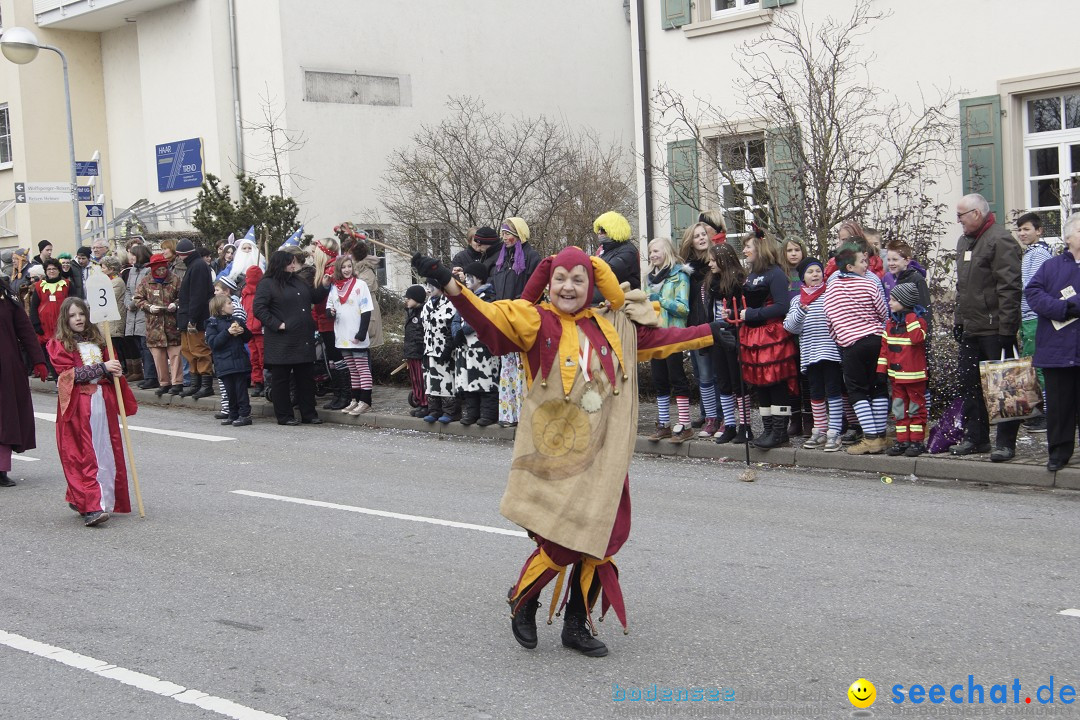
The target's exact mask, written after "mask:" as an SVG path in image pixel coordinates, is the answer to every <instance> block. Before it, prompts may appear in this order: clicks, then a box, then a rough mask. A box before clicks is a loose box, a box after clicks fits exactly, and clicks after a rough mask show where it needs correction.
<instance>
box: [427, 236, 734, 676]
mask: <svg viewBox="0 0 1080 720" xmlns="http://www.w3.org/2000/svg"><path fill="white" fill-rule="evenodd" d="M413 266H414V267H415V268H416V269H417V270H418V271H419V272H420V274H421V276H422V277H429V278H435V279H436V280H437V281H438V283H439V284H440V285H441V286H442V287H443V289H444V292H445V293H446V294H447V296H448V297H450V300H451V301H452V302H453V303H454V306H455V307H456V308H457V309H458V312H460V313H461V316H462V318H463V319H464V320H465V321H466V322H468V323H469V324H470V325H471V326H472V327H473V328H475V329H476V334H477V336H478V337H479V338H480V340H481V341H482V342H483V343H484V345H486V346H487V347H488V348H489V349H490V350H491V351H492V353H493V354H496V355H502V354H505V353H510V352H520V353H522V358H523V360H524V361H525V368H526V379H527V382H528V386H529V389H528V393H527V395H526V398H525V401H524V405H523V407H522V414H521V422H520V424H519V426H518V428H517V434H516V438H515V441H514V458H513V462H512V464H511V468H510V478H509V482H508V483H507V488H506V492H505V494H504V495H503V499H502V503H501V505H500V508H499V510H500V512H501V513H502V514H503V516H505V517H506V518H507V519H508V520H510V521H512V522H514V523H516V524H518V525H520V526H521V527H523V528H525V529H527V530H528V531H529V535H530V536H531V537H532V538H533V539H534V540H535V541H536V544H537V549H536V550H535V551H534V552H533V553H532V555H530V556H529V559H528V560H527V561H526V562H525V566H524V567H523V568H522V571H521V575H520V577H519V578H518V581H517V583H516V584H515V585H514V586H513V587H512V588H511V589H510V592H509V595H508V599H509V602H510V606H511V629H512V630H513V633H514V638H515V639H516V640H517V641H518V643H520V644H521V645H522V646H523V647H526V648H529V649H532V648H535V647H536V644H537V639H536V610H537V607H538V606H539V603H538V600H537V597H538V596H539V594H540V591H541V590H542V589H543V588H544V586H545V585H547V584H548V583H549V582H550V581H551V580H553V579H555V578H558V581H557V582H556V584H555V593H554V601H553V602H552V605H551V612H549V617H548V620H549V622H550V620H551V615H552V614H553V613H554V610H555V603H557V602H558V598H559V595H560V594H561V591H562V588H563V586H564V581H565V580H566V572H567V569H568V568H570V569H571V572H570V578H569V588H568V589H567V597H566V598H564V599H563V605H564V606H565V608H566V616H565V620H564V625H563V631H562V643H563V645H565V646H566V647H569V648H572V649H574V650H578V651H579V652H581V653H583V654H585V655H588V656H590V657H600V656H603V655H606V654H607V646H605V645H604V643H602V642H600V641H599V640H598V639H596V638H595V637H594V635H593V631H594V630H595V627H594V625H593V622H592V617H591V609H592V607H593V605H594V604H595V602H596V600H597V598H598V596H599V595H600V591H601V590H602V591H603V598H602V602H601V618H602V617H603V614H604V613H606V612H607V610H608V608H609V607H610V608H613V609H614V610H615V614H616V615H617V616H618V618H619V621H620V622H621V623H622V625H623V627H624V628H625V627H626V610H625V607H624V605H623V598H622V590H621V589H620V587H619V579H618V570H617V569H616V567H615V564H614V562H612V557H613V556H614V555H615V553H616V552H618V551H619V548H621V547H622V545H623V543H624V542H625V541H626V539H627V537H628V536H629V534H630V486H629V477H628V476H627V469H628V468H629V466H630V457H631V455H632V454H633V451H634V441H635V439H636V437H637V424H636V423H637V416H638V412H637V411H638V407H637V405H638V387H637V363H638V362H641V361H644V360H650V359H653V358H662V357H665V356H667V355H669V354H671V353H673V352H678V351H680V350H692V349H698V348H703V347H708V346H709V345H711V344H712V343H713V329H712V328H711V327H710V326H709V325H697V326H692V327H688V328H662V327H660V319H659V317H658V315H657V314H656V312H655V309H654V306H653V305H652V304H651V303H649V302H648V301H647V298H646V296H645V295H644V293H642V292H641V291H640V290H637V291H630V292H627V293H625V294H624V292H623V290H622V288H620V287H619V285H618V281H617V280H616V278H615V275H614V274H613V273H612V272H611V269H610V268H609V267H608V266H607V264H606V263H604V261H603V260H600V259H599V258H590V257H589V256H588V255H586V254H585V253H584V252H583V251H582V250H581V249H580V248H576V247H568V248H566V249H564V250H563V251H562V252H560V253H559V254H558V255H554V256H551V257H548V258H546V259H544V260H543V261H542V262H541V264H540V266H539V267H538V268H537V271H536V272H535V273H533V275H532V277H531V278H530V279H529V282H528V284H527V285H526V287H525V291H524V292H523V293H522V296H521V299H518V300H500V301H497V302H493V303H489V302H484V301H483V300H479V299H477V298H476V296H475V295H473V294H472V293H471V292H469V291H468V290H467V289H466V288H463V287H461V286H460V285H458V284H457V283H456V282H455V281H453V280H452V279H451V276H450V271H449V270H448V269H447V268H445V267H442V266H441V265H439V263H438V262H437V261H435V260H433V259H431V258H427V257H421V256H419V255H416V256H414V257H413ZM594 287H595V288H597V289H599V290H600V292H601V293H602V294H603V296H604V298H605V299H606V301H607V302H606V303H605V304H604V305H602V306H598V307H590V306H589V305H590V302H591V299H592V297H593V289H594ZM545 289H546V290H547V291H548V296H549V300H548V301H546V302H539V304H537V303H538V301H539V300H540V297H541V295H542V294H543V292H544V290H545Z"/></svg>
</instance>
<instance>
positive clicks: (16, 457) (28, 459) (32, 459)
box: [11, 455, 41, 462]
mask: <svg viewBox="0 0 1080 720" xmlns="http://www.w3.org/2000/svg"><path fill="white" fill-rule="evenodd" d="M11 459H12V460H22V461H23V462H37V461H38V460H40V459H41V458H35V457H29V456H28V455H12V456H11Z"/></svg>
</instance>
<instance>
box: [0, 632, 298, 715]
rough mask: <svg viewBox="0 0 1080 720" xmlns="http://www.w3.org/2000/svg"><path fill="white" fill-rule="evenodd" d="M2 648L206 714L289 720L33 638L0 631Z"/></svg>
mask: <svg viewBox="0 0 1080 720" xmlns="http://www.w3.org/2000/svg"><path fill="white" fill-rule="evenodd" d="M0 645H7V646H8V647H10V648H13V649H15V650H21V651H23V652H25V653H30V654H31V655H37V656H38V657H43V658H45V659H47V660H54V661H56V662H58V663H63V664H64V665H67V666H69V667H73V668H76V669H77V670H86V671H87V672H92V673H94V674H95V675H100V676H101V677H104V678H109V679H110V680H116V681H117V682H121V683H123V684H125V685H130V686H132V687H135V688H138V689H140V690H146V691H147V692H152V693H154V694H155V695H162V696H164V697H168V698H172V699H173V700H176V701H177V702H182V703H186V704H188V705H196V706H198V707H201V708H203V709H204V710H209V711H211V712H215V713H217V714H218V715H224V716H225V717H230V718H235V720H286V718H285V717H284V716H282V715H271V714H270V713H267V712H263V711H262V710H255V709H254V708H249V707H247V706H246V705H240V704H239V703H235V702H233V701H232V700H226V699H225V698H219V697H216V696H214V695H208V694H206V693H204V692H200V691H199V690H192V689H190V688H186V687H184V686H183V685H177V684H176V683H173V682H169V681H168V680H162V679H161V678H156V677H153V676H152V675H146V674H144V673H141V672H136V671H134V670H128V669H127V668H122V667H118V666H116V665H110V664H109V663H107V662H105V661H104V660H97V659H95V658H92V657H87V656H86V655H80V654H78V653H75V652H72V651H70V650H65V649H64V648H61V647H56V646H54V645H46V644H45V643H43V642H38V641H37V640H31V639H30V638H25V637H23V636H22V635H16V634H15V633H9V632H5V631H3V630H0Z"/></svg>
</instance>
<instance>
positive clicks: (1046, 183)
mask: <svg viewBox="0 0 1080 720" xmlns="http://www.w3.org/2000/svg"><path fill="white" fill-rule="evenodd" d="M1024 193H1025V198H1024V200H1025V203H1024V204H1025V206H1026V207H1027V208H1029V209H1031V210H1035V211H1036V212H1038V213H1039V214H1040V215H1041V216H1042V219H1043V227H1044V228H1045V231H1044V234H1045V236H1046V237H1047V238H1057V237H1060V236H1061V223H1062V220H1063V219H1064V218H1065V217H1068V216H1069V215H1070V214H1072V213H1073V212H1076V211H1077V210H1080V88H1078V89H1075V90H1066V91H1062V92H1058V93H1055V94H1053V95H1050V96H1044V97H1033V98H1028V99H1026V100H1025V101H1024Z"/></svg>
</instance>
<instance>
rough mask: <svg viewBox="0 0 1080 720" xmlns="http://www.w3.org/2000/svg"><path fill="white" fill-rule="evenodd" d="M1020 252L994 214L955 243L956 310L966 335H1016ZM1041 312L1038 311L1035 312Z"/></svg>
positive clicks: (955, 321)
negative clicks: (998, 223)
mask: <svg viewBox="0 0 1080 720" xmlns="http://www.w3.org/2000/svg"><path fill="white" fill-rule="evenodd" d="M1020 265H1021V251H1020V243H1018V242H1016V239H1015V238H1013V236H1012V233H1010V232H1009V231H1008V230H1006V229H1005V228H1004V227H1002V226H1000V225H995V224H994V214H993V213H990V215H989V216H988V217H987V219H986V223H984V224H983V226H982V227H981V228H980V229H979V231H978V232H977V233H975V235H974V236H971V235H962V236H960V239H959V240H958V241H957V243H956V313H955V315H954V318H953V323H954V324H956V325H962V326H963V327H964V333H965V334H967V335H975V336H986V335H1001V336H1015V335H1016V333H1017V332H1018V331H1019V330H1020V296H1021V293H1022V292H1023V283H1022V282H1021V277H1020ZM1036 312H1038V311H1036Z"/></svg>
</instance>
